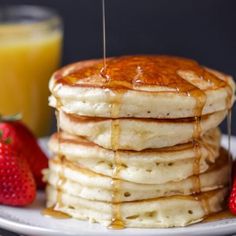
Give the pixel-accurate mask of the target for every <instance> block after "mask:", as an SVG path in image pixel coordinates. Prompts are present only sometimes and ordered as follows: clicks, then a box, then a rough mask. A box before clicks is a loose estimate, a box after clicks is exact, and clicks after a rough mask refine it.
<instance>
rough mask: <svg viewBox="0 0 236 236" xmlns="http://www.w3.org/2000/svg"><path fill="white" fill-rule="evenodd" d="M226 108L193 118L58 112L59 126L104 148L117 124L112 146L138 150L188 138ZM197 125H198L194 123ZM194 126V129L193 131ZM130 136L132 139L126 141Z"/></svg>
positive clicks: (214, 123) (109, 144)
mask: <svg viewBox="0 0 236 236" xmlns="http://www.w3.org/2000/svg"><path fill="white" fill-rule="evenodd" d="M226 113H227V111H220V112H217V113H213V114H211V115H208V116H205V117H202V118H201V121H200V122H199V123H196V120H195V119H178V120H159V119H149V120H147V119H132V118H129V119H115V120H114V119H100V118H98V119H92V118H88V117H79V116H75V115H69V114H66V113H64V112H62V111H60V112H59V119H60V128H61V129H62V130H63V131H66V132H67V133H70V134H72V135H78V136H84V137H86V139H88V140H90V141H91V142H94V143H96V144H98V145H100V146H102V147H104V148H108V149H114V147H112V146H113V144H112V140H113V139H112V137H114V136H115V134H114V128H113V127H114V126H117V127H119V131H118V132H119V134H118V137H117V142H116V148H117V149H120V150H135V151H140V150H144V149H147V148H162V147H170V146H174V145H177V144H181V143H187V142H190V141H192V139H193V138H194V136H196V135H200V136H201V135H203V134H204V133H205V132H206V131H208V130H210V129H212V128H215V127H217V126H218V125H219V124H220V123H221V122H222V120H223V119H224V118H225V116H226ZM197 125H199V127H197ZM196 130H197V132H199V133H197V134H196ZM130 140H132V142H131V141H130Z"/></svg>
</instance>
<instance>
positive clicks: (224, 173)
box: [45, 150, 230, 202]
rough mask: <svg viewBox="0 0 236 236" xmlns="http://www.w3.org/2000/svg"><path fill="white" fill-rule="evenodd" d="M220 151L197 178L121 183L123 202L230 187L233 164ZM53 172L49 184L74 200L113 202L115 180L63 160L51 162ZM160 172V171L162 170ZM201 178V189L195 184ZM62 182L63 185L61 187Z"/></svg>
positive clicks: (55, 159)
mask: <svg viewBox="0 0 236 236" xmlns="http://www.w3.org/2000/svg"><path fill="white" fill-rule="evenodd" d="M224 152H225V151H224V150H221V156H220V157H219V158H218V159H217V161H216V162H215V163H214V164H213V163H212V164H211V165H210V168H209V169H208V170H207V171H206V172H204V173H202V174H200V175H199V176H198V175H191V176H190V177H188V178H185V179H183V180H181V181H170V182H166V183H164V184H157V183H154V184H137V183H135V182H129V181H122V182H121V192H120V201H122V202H127V201H137V200H144V199H151V198H159V197H167V196H173V195H192V194H195V193H197V192H199V191H201V192H206V191H211V190H215V189H218V188H222V187H224V186H227V185H228V181H229V171H230V164H229V163H230V162H229V161H228V156H227V154H226V153H224ZM49 165H50V171H47V172H45V178H46V180H47V182H48V183H49V184H50V185H51V186H53V187H54V188H55V189H58V190H61V191H63V192H65V193H68V194H70V195H73V196H75V197H81V198H85V199H89V200H96V201H106V202H112V201H113V199H112V178H111V177H109V176H106V175H102V174H98V173H96V172H93V171H91V170H90V169H86V168H84V166H81V165H78V164H77V163H75V162H73V161H68V160H67V159H66V158H65V157H64V158H58V157H57V158H54V159H53V160H51V161H50V163H49ZM160 168H161V167H160ZM198 178H199V182H200V184H199V186H200V189H198V186H196V181H198V180H197V179H198ZM62 181H63V184H59V185H58V183H61V182H62Z"/></svg>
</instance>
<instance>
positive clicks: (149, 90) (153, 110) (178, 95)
mask: <svg viewBox="0 0 236 236" xmlns="http://www.w3.org/2000/svg"><path fill="white" fill-rule="evenodd" d="M102 67H103V63H102V60H90V61H84V62H78V63H75V64H72V65H69V66H66V67H64V68H62V69H61V70H59V71H58V72H56V73H55V74H54V75H53V76H52V78H51V80H50V84H49V88H50V91H51V93H52V96H51V97H50V105H51V106H53V107H58V106H60V108H61V109H62V110H63V111H65V112H66V113H73V114H77V115H81V116H92V117H94V116H95V117H96V116H98V117H112V118H118V117H140V118H162V119H163V118H168V119H169V118H184V117H194V116H200V115H205V114H210V113H213V112H217V111H221V110H225V109H229V108H230V107H231V106H232V104H233V101H234V96H233V94H234V91H235V84H234V81H233V79H232V77H231V76H228V75H225V74H223V73H220V72H217V71H214V70H212V69H208V68H205V67H203V66H200V65H199V64H198V63H197V62H195V61H193V60H189V59H184V58H178V57H170V56H124V57H118V58H111V59H108V60H107V67H106V68H107V69H106V77H105V78H104V77H103V76H102V74H101V73H100V71H101V69H102ZM199 99H200V100H201V102H202V103H203V104H202V105H203V108H202V111H201V114H200V112H199V111H197V110H196V102H198V100H199ZM117 105H119V113H116V112H114V106H117Z"/></svg>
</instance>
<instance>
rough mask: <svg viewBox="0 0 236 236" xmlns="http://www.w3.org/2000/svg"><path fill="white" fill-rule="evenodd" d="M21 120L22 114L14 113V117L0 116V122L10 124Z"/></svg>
mask: <svg viewBox="0 0 236 236" xmlns="http://www.w3.org/2000/svg"><path fill="white" fill-rule="evenodd" d="M21 119H22V114H21V113H16V114H14V115H7V116H3V115H1V114H0V122H5V121H7V122H12V121H18V120H21Z"/></svg>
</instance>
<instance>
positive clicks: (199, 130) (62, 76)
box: [44, 55, 235, 229]
mask: <svg viewBox="0 0 236 236" xmlns="http://www.w3.org/2000/svg"><path fill="white" fill-rule="evenodd" d="M49 89H50V91H51V96H50V98H49V105H50V106H52V107H55V108H56V110H57V121H58V132H57V133H55V134H53V135H52V136H51V138H50V141H49V149H50V151H51V153H52V158H51V160H50V162H49V168H48V169H47V170H45V171H44V179H45V181H46V182H47V191H46V194H47V206H48V207H50V208H52V209H54V210H57V211H62V212H64V213H66V214H68V215H70V216H72V217H74V218H77V219H81V220H89V221H90V222H98V223H101V224H104V225H106V226H109V227H111V228H114V229H121V228H124V227H140V228H145V227H150V228H151V227H175V226H186V225H189V224H193V223H196V222H200V221H202V220H203V219H204V218H205V217H207V216H208V215H209V214H212V213H215V212H219V211H221V210H223V209H224V208H225V200H226V199H227V196H228V187H229V183H230V172H231V167H232V161H231V157H230V153H228V152H227V151H226V150H224V149H223V148H221V147H220V138H221V135H220V131H219V129H218V128H217V127H218V125H219V124H220V123H221V122H222V121H223V119H224V118H225V117H226V115H229V114H230V113H229V110H230V109H231V107H232V105H233V103H234V100H235V96H234V93H235V83H234V81H233V78H232V77H231V76H229V75H226V74H223V73H221V72H218V71H215V70H212V69H209V68H206V67H204V66H201V65H199V64H198V63H197V62H195V61H193V60H189V59H185V58H179V57H172V56H154V55H152V56H151V55H146V56H145V55H136V56H122V57H115V58H108V59H107V62H106V65H105V64H103V61H102V60H89V61H83V62H78V63H74V64H72V65H69V66H66V67H64V68H62V69H61V70H59V71H57V72H55V73H54V75H53V76H52V78H51V79H50V83H49Z"/></svg>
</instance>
